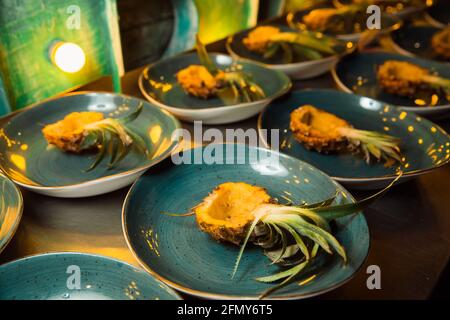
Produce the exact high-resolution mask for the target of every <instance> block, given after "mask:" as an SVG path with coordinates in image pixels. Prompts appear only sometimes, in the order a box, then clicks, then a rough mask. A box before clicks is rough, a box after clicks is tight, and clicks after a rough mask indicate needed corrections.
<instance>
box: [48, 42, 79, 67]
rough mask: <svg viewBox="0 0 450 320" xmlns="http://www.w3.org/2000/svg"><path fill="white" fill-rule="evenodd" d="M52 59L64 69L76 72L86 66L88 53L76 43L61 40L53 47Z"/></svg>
mask: <svg viewBox="0 0 450 320" xmlns="http://www.w3.org/2000/svg"><path fill="white" fill-rule="evenodd" d="M52 61H53V63H54V64H55V65H56V66H57V67H58V68H59V69H61V70H62V71H64V72H67V73H75V72H78V71H80V70H81V69H82V68H83V67H84V65H85V63H86V55H85V54H84V51H83V49H81V48H80V46H79V45H77V44H75V43H71V42H59V43H57V44H56V45H55V46H54V47H53V50H52Z"/></svg>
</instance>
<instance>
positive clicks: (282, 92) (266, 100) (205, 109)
mask: <svg viewBox="0 0 450 320" xmlns="http://www.w3.org/2000/svg"><path fill="white" fill-rule="evenodd" d="M191 55H196V53H192V52H191V53H184V54H179V55H176V56H173V57H169V58H166V59H164V60H159V61H156V62H153V63H151V64H149V65H146V66H145V67H144V68H143V69H142V71H141V72H140V75H139V79H138V86H139V91H140V92H141V94H142V95H143V96H144V97H145V98H146V99H147V100H148V101H150V102H151V103H153V104H155V105H157V107H159V108H161V109H164V110H166V111H167V110H169V111H170V110H173V111H172V112H180V113H183V112H189V113H192V114H193V115H200V114H204V113H207V112H210V111H212V110H214V111H225V110H226V111H232V110H235V109H240V108H243V107H244V108H245V107H251V106H257V105H260V104H264V103H269V102H270V101H272V100H275V99H277V98H279V97H281V96H283V95H285V94H286V93H287V92H289V91H290V90H291V88H292V86H293V84H292V80H291V79H290V78H289V77H288V76H287V75H286V74H285V73H284V72H282V71H280V70H275V69H270V68H268V67H267V66H265V65H264V64H262V63H259V62H255V61H253V60H248V61H242V62H244V63H248V64H253V65H257V66H259V67H262V68H265V69H268V70H267V71H270V72H275V73H277V74H278V75H279V76H281V78H284V80H287V85H284V86H283V87H282V88H280V90H279V91H278V92H277V93H276V94H274V95H273V96H270V97H266V98H264V99H260V100H256V101H252V102H240V103H237V104H232V105H223V106H210V105H209V106H205V107H203V108H200V109H188V108H183V107H174V106H170V105H168V104H165V103H163V102H162V101H159V100H157V99H155V98H153V97H152V96H151V95H150V94H148V93H147V90H145V88H144V84H143V82H144V73H146V72H148V70H149V69H150V68H152V67H154V66H155V65H156V64H158V63H161V62H163V61H165V60H170V59H179V58H181V57H183V56H191ZM208 55H210V56H225V57H228V58H230V59H231V60H232V61H233V62H239V61H241V60H236V59H234V58H233V56H231V55H228V54H224V53H221V52H208Z"/></svg>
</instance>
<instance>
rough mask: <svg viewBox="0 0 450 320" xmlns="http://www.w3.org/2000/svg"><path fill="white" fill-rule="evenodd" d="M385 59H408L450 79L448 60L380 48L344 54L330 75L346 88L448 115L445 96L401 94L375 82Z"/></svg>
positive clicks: (421, 112)
mask: <svg viewBox="0 0 450 320" xmlns="http://www.w3.org/2000/svg"><path fill="white" fill-rule="evenodd" d="M387 60H400V61H408V62H411V63H414V64H416V65H418V66H421V67H423V68H426V69H428V70H430V71H431V72H433V73H437V74H438V75H439V76H441V77H444V78H447V79H450V66H449V65H447V64H444V63H439V62H435V61H431V60H427V59H420V58H415V57H406V56H403V55H400V54H396V53H387V52H382V51H375V52H366V53H359V54H353V55H349V56H346V57H344V58H343V59H341V60H340V61H339V63H337V64H336V65H335V67H334V68H333V70H332V75H333V78H334V80H335V81H336V84H337V85H338V87H339V88H340V89H341V90H343V91H345V92H350V93H355V94H359V95H362V96H366V97H369V98H373V99H376V100H379V101H382V102H385V103H389V104H392V105H395V106H399V107H401V108H402V109H403V110H405V111H410V112H415V113H417V114H419V115H422V116H427V117H430V118H434V119H436V118H445V117H448V116H450V101H449V100H448V99H449V98H448V97H439V98H438V99H436V100H435V101H434V99H433V98H432V96H431V95H427V96H417V97H401V96H398V95H394V94H389V93H386V92H384V90H383V89H382V88H381V87H380V86H379V85H378V81H377V76H376V73H377V69H378V66H380V65H382V64H383V63H384V62H385V61H387Z"/></svg>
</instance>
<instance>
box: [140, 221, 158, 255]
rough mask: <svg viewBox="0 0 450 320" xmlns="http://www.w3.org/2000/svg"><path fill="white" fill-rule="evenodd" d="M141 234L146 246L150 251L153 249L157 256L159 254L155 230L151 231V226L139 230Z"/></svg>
mask: <svg viewBox="0 0 450 320" xmlns="http://www.w3.org/2000/svg"><path fill="white" fill-rule="evenodd" d="M141 233H142V235H143V236H144V238H145V241H146V242H147V244H148V247H149V248H150V250H151V251H153V252H154V253H155V254H156V255H157V256H158V257H159V256H160V253H159V243H158V234H157V233H156V232H153V229H152V228H149V229H147V231H145V230H143V229H142V230H141Z"/></svg>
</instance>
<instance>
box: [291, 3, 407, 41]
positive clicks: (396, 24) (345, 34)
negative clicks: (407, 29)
mask: <svg viewBox="0 0 450 320" xmlns="http://www.w3.org/2000/svg"><path fill="white" fill-rule="evenodd" d="M322 8H334V7H330V6H328V5H317V6H314V7H313V8H308V9H302V10H299V11H296V12H291V13H288V15H287V16H286V20H287V23H288V25H289V26H290V27H291V28H294V29H299V30H306V29H308V28H307V27H306V25H305V24H304V23H303V17H304V16H306V15H307V14H309V13H310V12H311V11H312V10H315V9H322ZM361 23H363V26H364V27H365V23H366V21H361ZM401 24H402V21H401V20H400V19H399V18H398V17H397V16H395V15H392V14H387V13H383V14H382V15H381V30H380V33H382V34H385V33H389V32H391V31H392V30H396V29H398V28H400V26H401ZM365 30H366V29H363V30H362V31H365ZM312 31H315V30H312ZM362 33H363V32H361V31H358V29H357V28H356V26H351V27H348V28H347V30H344V31H342V32H339V33H335V32H334V33H331V32H330V35H331V36H336V37H337V38H339V39H342V40H346V41H358V40H359V38H360V37H361V35H362Z"/></svg>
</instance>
